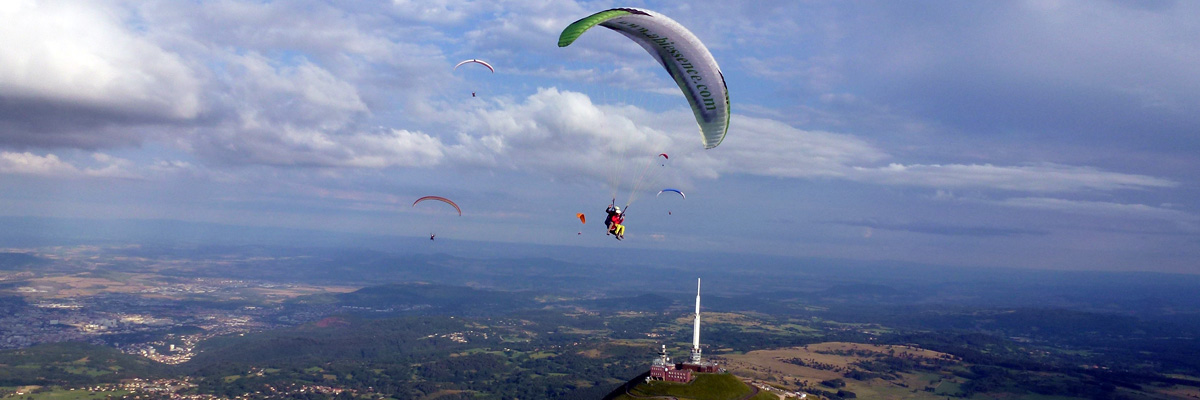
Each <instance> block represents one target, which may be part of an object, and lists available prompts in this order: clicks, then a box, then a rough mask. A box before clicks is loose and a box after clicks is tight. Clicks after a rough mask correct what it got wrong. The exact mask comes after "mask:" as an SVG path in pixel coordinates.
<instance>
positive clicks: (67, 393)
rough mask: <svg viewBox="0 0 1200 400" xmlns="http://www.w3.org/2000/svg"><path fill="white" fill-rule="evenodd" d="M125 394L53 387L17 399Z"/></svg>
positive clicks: (85, 398) (63, 399)
mask: <svg viewBox="0 0 1200 400" xmlns="http://www.w3.org/2000/svg"><path fill="white" fill-rule="evenodd" d="M4 389H5V390H14V389H15V388H8V387H5V388H4ZM43 390H44V391H43ZM127 394H129V392H128V391H125V390H113V391H108V392H92V391H89V390H81V389H75V390H70V389H63V388H60V387H57V386H55V387H51V388H50V389H49V390H45V389H42V390H39V391H38V392H37V393H26V394H23V395H21V396H19V397H18V398H20V399H33V400H91V399H103V398H105V397H108V396H112V397H113V398H120V397H121V396H124V395H127Z"/></svg>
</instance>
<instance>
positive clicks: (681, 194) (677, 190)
mask: <svg viewBox="0 0 1200 400" xmlns="http://www.w3.org/2000/svg"><path fill="white" fill-rule="evenodd" d="M663 192H675V193H679V195H680V196H683V198H685V199H686V198H687V195H686V194H683V192H680V191H679V189H663V190H659V191H658V194H663ZM655 196H658V195H657V194H656V195H655Z"/></svg>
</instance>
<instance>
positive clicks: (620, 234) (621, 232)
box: [612, 207, 625, 240]
mask: <svg viewBox="0 0 1200 400" xmlns="http://www.w3.org/2000/svg"><path fill="white" fill-rule="evenodd" d="M612 222H613V235H616V236H617V240H624V239H625V225H621V224H622V223H623V222H625V214H622V213H621V208H619V207H618V208H617V214H616V215H614V216H613V219H612Z"/></svg>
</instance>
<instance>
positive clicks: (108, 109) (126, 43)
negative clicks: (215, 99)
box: [0, 0, 202, 145]
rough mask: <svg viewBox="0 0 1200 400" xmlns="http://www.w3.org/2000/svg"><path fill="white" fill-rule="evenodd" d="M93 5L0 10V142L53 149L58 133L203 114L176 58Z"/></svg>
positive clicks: (6, 5) (190, 78) (18, 4)
mask: <svg viewBox="0 0 1200 400" xmlns="http://www.w3.org/2000/svg"><path fill="white" fill-rule="evenodd" d="M122 17H123V15H122V13H121V12H120V11H119V10H114V9H106V8H104V6H103V5H102V4H101V3H97V2H40V1H25V0H16V1H6V2H3V3H2V4H0V20H4V21H5V23H4V24H0V116H2V117H3V118H2V120H3V121H4V122H3V123H2V124H0V128H3V129H0V131H3V132H4V133H0V143H3V144H18V145H30V144H32V145H38V144H46V143H51V144H56V143H55V142H56V141H58V140H59V139H61V138H52V137H48V136H54V135H61V134H62V132H61V131H63V130H67V131H73V130H78V129H83V128H95V127H97V126H105V125H108V124H111V123H112V121H122V120H124V121H142V122H146V121H178V120H187V119H191V118H195V117H196V116H197V115H198V114H199V113H200V112H201V111H202V103H201V94H200V86H201V82H200V81H199V80H198V79H197V78H196V76H195V72H194V71H193V70H192V68H191V67H190V66H189V65H188V63H187V62H186V61H185V60H184V59H183V58H182V57H180V56H179V55H178V54H176V53H173V52H171V51H169V50H166V49H164V48H162V47H161V46H159V45H158V44H156V43H154V42H153V41H152V40H150V39H148V38H146V37H144V36H143V35H141V34H139V33H137V32H136V31H134V30H133V29H130V28H129V27H127V26H125V25H123V24H122V21H121V18H122Z"/></svg>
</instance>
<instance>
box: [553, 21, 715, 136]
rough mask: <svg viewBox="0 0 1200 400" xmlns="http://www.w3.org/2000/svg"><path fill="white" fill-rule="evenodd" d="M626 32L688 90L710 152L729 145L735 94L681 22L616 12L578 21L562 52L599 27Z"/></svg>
mask: <svg viewBox="0 0 1200 400" xmlns="http://www.w3.org/2000/svg"><path fill="white" fill-rule="evenodd" d="M596 25H600V26H603V27H605V28H608V29H612V30H614V31H617V32H620V33H621V34H622V35H625V37H628V38H629V39H631V40H633V41H634V42H636V43H637V44H638V45H640V46H642V48H643V49H646V51H647V52H649V53H650V55H651V56H654V58H655V59H656V60H658V63H659V64H661V65H662V66H663V68H666V70H667V73H668V74H670V75H671V78H673V79H675V84H677V85H679V89H680V90H682V91H683V94H684V96H685V97H687V100H688V102H689V103H690V104H691V106H692V112H693V113H695V114H696V123H697V124H698V125H700V133H701V134H702V135H703V141H704V148H705V149H711V148H714V147H717V145H719V144H721V141H722V140H725V133H726V132H728V131H729V91H728V89H727V88H726V86H725V76H724V75H722V74H721V68H720V67H719V66H717V60H715V59H713V56H712V53H710V52H709V51H708V48H706V47H704V44H703V43H700V39H697V38H696V35H693V34H692V32H690V31H688V30H687V28H684V27H683V25H680V24H679V23H678V22H675V21H674V20H672V19H670V18H667V17H666V16H664V15H662V14H659V13H656V12H654V11H649V10H642V9H637V8H614V9H610V10H605V11H601V12H598V13H595V14H592V15H590V16H588V17H585V18H583V19H581V20H578V21H575V22H574V23H572V24H571V25H568V26H567V28H566V29H563V31H562V34H561V35H559V37H558V47H567V46H570V45H571V43H574V42H575V39H578V38H579V36H580V35H583V33H584V32H586V31H587V30H588V29H591V28H592V27H593V26H596Z"/></svg>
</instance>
